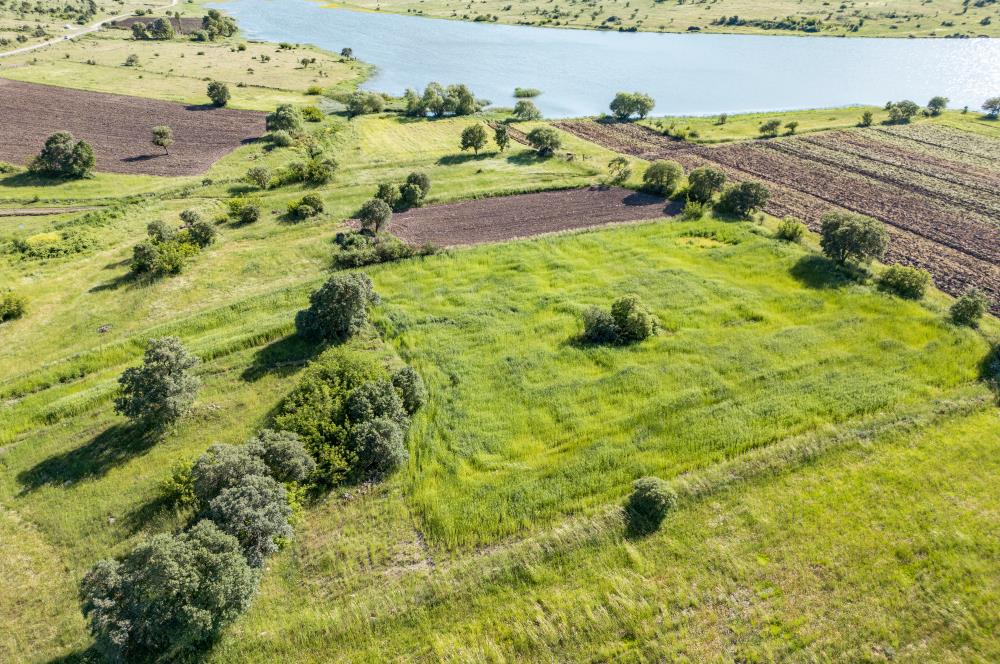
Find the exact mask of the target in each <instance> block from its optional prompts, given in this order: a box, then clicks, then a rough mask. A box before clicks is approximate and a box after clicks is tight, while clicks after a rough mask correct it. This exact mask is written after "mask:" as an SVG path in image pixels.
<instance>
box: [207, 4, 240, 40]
mask: <svg viewBox="0 0 1000 664" xmlns="http://www.w3.org/2000/svg"><path fill="white" fill-rule="evenodd" d="M201 27H202V30H204V31H205V34H207V35H208V38H209V39H211V40H212V41H215V38H216V37H232V36H233V35H234V34H236V21H235V20H234V19H232V18H230V17H228V16H223V15H222V13H221V12H220V11H219V10H218V9H209V10H208V14H206V15H205V16H203V17H202V19H201Z"/></svg>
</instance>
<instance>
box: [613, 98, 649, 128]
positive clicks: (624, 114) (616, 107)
mask: <svg viewBox="0 0 1000 664" xmlns="http://www.w3.org/2000/svg"><path fill="white" fill-rule="evenodd" d="M654 106H656V102H655V101H654V100H653V98H652V97H650V96H649V95H647V94H644V93H642V92H619V93H618V94H617V95H615V98H614V99H613V100H612V101H611V105H610V109H611V112H612V113H613V114H614V116H615V118H617V119H618V120H621V121H627V120H629V119H631V118H632V116H633V115H635V116H638V117H639V118H640V119H642V118H644V117H646V116H647V115H649V113H650V111H652V110H653V107H654Z"/></svg>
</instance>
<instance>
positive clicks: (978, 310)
mask: <svg viewBox="0 0 1000 664" xmlns="http://www.w3.org/2000/svg"><path fill="white" fill-rule="evenodd" d="M989 304H990V303H989V300H987V299H986V296H985V295H983V294H982V293H981V292H979V291H978V290H976V289H975V288H970V289H968V290H967V291H965V292H964V293H962V295H961V297H959V298H958V299H957V300H955V302H954V304H952V305H951V309H950V310H949V312H948V313H949V314H950V316H951V320H952V322H953V323H955V324H956V325H966V326H968V327H976V326H977V325H979V321H980V320H981V319H982V317H983V315H984V314H985V313H986V310H987V309H988V308H989Z"/></svg>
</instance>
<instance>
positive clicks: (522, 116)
mask: <svg viewBox="0 0 1000 664" xmlns="http://www.w3.org/2000/svg"><path fill="white" fill-rule="evenodd" d="M514 118H515V119H517V120H521V121H522V122H529V121H532V120H541V119H542V112H541V111H540V110H538V107H537V106H535V102H533V101H531V100H529V99H522V100H520V101H519V102H517V103H516V104H514Z"/></svg>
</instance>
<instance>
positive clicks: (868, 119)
mask: <svg viewBox="0 0 1000 664" xmlns="http://www.w3.org/2000/svg"><path fill="white" fill-rule="evenodd" d="M874 121H875V114H874V113H872V112H871V111H865V112H864V113H862V114H861V122H859V123H858V126H861V127H871V126H872V123H873V122H874Z"/></svg>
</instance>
